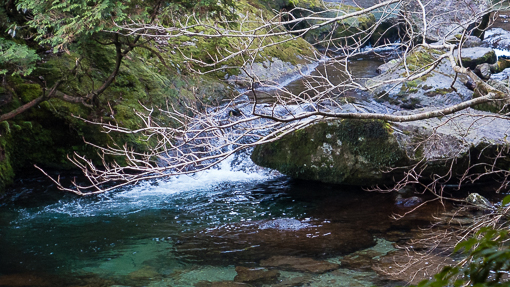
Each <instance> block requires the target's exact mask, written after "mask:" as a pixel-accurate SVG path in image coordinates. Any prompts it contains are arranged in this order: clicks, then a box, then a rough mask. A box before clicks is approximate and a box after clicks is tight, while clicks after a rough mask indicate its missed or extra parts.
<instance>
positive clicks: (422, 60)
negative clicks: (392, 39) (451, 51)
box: [406, 48, 441, 72]
mask: <svg viewBox="0 0 510 287" xmlns="http://www.w3.org/2000/svg"><path fill="white" fill-rule="evenodd" d="M440 54H441V51H438V50H434V49H428V48H427V49H426V48H419V49H417V50H415V51H413V52H412V53H411V54H410V55H409V56H407V58H406V64H407V67H408V68H409V70H410V71H412V72H415V71H418V70H422V69H426V68H427V67H428V66H429V65H430V64H432V63H433V62H434V61H436V60H437V56H438V55H440Z"/></svg>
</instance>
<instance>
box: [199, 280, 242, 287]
mask: <svg viewBox="0 0 510 287" xmlns="http://www.w3.org/2000/svg"><path fill="white" fill-rule="evenodd" d="M194 286H195V287H251V286H252V285H250V284H246V283H242V282H233V281H221V282H210V281H200V282H198V283H196V284H195V285H194Z"/></svg>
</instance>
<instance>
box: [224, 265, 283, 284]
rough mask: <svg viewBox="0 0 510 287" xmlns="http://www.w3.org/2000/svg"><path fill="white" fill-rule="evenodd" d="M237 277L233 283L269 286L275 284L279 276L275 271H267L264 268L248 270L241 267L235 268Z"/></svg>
mask: <svg viewBox="0 0 510 287" xmlns="http://www.w3.org/2000/svg"><path fill="white" fill-rule="evenodd" d="M236 272H237V275H236V277H235V278H234V281H235V282H243V283H262V284H271V283H274V282H276V280H277V279H278V277H279V276H280V272H278V271H277V270H267V269H265V268H248V267H243V266H237V267H236Z"/></svg>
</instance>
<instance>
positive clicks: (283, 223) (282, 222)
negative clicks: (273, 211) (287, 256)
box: [259, 218, 312, 231]
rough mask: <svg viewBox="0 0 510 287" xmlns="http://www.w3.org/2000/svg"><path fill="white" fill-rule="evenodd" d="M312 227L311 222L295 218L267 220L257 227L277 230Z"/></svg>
mask: <svg viewBox="0 0 510 287" xmlns="http://www.w3.org/2000/svg"><path fill="white" fill-rule="evenodd" d="M308 227H312V225H311V224H309V223H306V222H301V221H299V220H297V219H291V218H279V219H274V220H268V221H265V222H263V223H261V224H260V225H259V229H271V228H272V229H278V230H289V231H290V230H299V229H302V228H308Z"/></svg>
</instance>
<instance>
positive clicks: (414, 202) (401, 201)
mask: <svg viewBox="0 0 510 287" xmlns="http://www.w3.org/2000/svg"><path fill="white" fill-rule="evenodd" d="M422 202H423V199H421V198H419V197H418V196H411V197H402V196H401V195H399V196H397V198H396V199H395V204H396V205H397V206H399V207H403V208H409V207H415V206H418V205H419V204H420V203H422Z"/></svg>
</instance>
